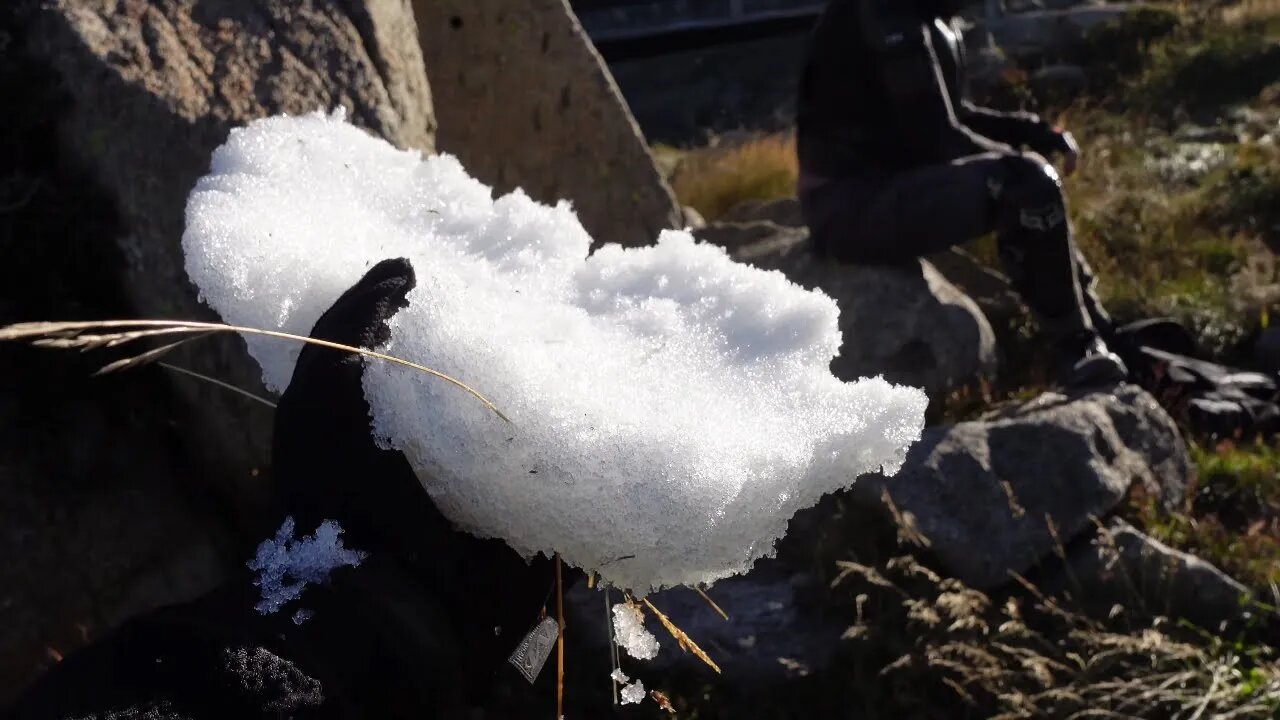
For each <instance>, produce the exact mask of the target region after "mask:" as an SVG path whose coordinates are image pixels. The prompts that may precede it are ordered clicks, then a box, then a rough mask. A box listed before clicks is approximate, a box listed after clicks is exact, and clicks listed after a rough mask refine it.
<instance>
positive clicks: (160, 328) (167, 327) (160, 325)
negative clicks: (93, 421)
mask: <svg viewBox="0 0 1280 720" xmlns="http://www.w3.org/2000/svg"><path fill="white" fill-rule="evenodd" d="M112 328H115V329H121V330H124V329H126V328H134V330H133V331H132V332H129V331H123V332H118V333H113V334H108V335H84V334H83V331H85V330H99V329H112ZM138 328H153V329H152V330H138ZM226 332H236V333H243V334H245V335H257V336H260V337H269V338H276V339H278V340H292V341H295V342H302V343H307V344H309V345H317V346H319V347H327V348H330V349H333V350H341V351H343V352H349V353H355V354H357V355H363V356H364V357H368V358H374V359H377V360H382V361H384V362H389V363H393V364H396V365H402V366H404V367H407V368H411V369H413V370H417V371H418V372H422V373H426V374H427V375H431V376H433V377H436V378H439V379H441V380H444V381H446V382H448V383H451V384H453V385H456V386H457V387H459V388H461V389H463V390H465V391H466V392H467V393H469V394H470V395H472V396H473V397H475V398H476V399H477V400H479V401H480V402H481V403H483V404H484V406H485V407H486V408H488V409H489V410H491V411H492V412H493V413H494V414H495V415H497V416H498V417H500V418H502V419H503V421H505V422H510V419H509V418H508V417H507V416H506V415H504V414H503V413H502V411H500V410H498V407H497V406H496V405H494V404H493V403H492V402H490V401H489V399H488V398H486V397H485V396H483V395H481V394H480V392H479V391H477V390H475V389H474V388H472V387H471V386H470V385H467V384H466V383H464V382H462V381H461V380H458V379H456V378H454V377H451V376H449V375H446V374H444V373H442V372H440V371H439V370H433V369H431V368H429V367H427V366H425V365H420V364H418V363H415V362H412V361H409V360H405V359H403V358H398V357H395V356H394V355H387V354H385V353H380V352H377V351H376V350H366V349H364V348H360V347H354V346H351V345H343V344H342V343H335V342H330V341H328V340H320V339H318V338H312V337H306V336H304V335H294V334H292V333H286V332H280V331H277V330H262V329H260V328H253V327H245V326H241V325H227V324H224V323H209V322H198V321H177V320H94V321H83V322H26V323H17V324H14V325H9V326H6V327H3V328H0V342H3V341H20V340H26V341H30V342H32V343H33V344H36V345H42V346H45V347H59V348H73V347H79V348H83V349H95V348H99V347H107V346H114V345H119V344H123V343H126V342H132V341H133V340H136V339H139V338H142V337H150V336H154V335H163V334H181V333H226ZM175 345H176V344H175ZM168 349H172V348H168ZM166 351H167V350H166ZM149 354H150V353H146V354H144V355H149ZM149 359H151V360H154V357H151V358H149ZM121 362H123V363H127V361H121ZM112 366H116V369H119V368H120V367H122V365H120V364H118V363H112V365H109V366H107V367H112ZM104 369H105V368H104Z"/></svg>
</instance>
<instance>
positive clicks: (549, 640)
mask: <svg viewBox="0 0 1280 720" xmlns="http://www.w3.org/2000/svg"><path fill="white" fill-rule="evenodd" d="M558 637H560V624H559V623H557V622H556V620H555V618H552V617H544V618H542V621H541V622H539V623H538V624H537V625H536V626H535V627H534V628H533V629H532V630H530V631H529V634H528V635H525V636H524V639H523V640H521V641H520V644H519V645H517V646H516V651H515V652H513V653H511V658H510V660H509V661H510V663H511V664H512V665H515V666H516V670H519V671H520V674H521V675H523V676H524V679H525V680H528V681H529V684H530V685H532V684H533V681H534V680H536V679H537V678H538V674H539V673H541V672H542V666H543V665H546V664H547V658H548V657H550V655H551V649H552V648H554V647H555V645H556V639H557V638H558Z"/></svg>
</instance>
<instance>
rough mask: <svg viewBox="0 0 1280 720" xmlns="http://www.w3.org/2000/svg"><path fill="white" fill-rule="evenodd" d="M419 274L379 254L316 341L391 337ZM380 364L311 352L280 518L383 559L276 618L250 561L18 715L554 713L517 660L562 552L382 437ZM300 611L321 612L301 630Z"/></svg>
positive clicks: (278, 456)
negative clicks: (507, 522) (473, 532)
mask: <svg viewBox="0 0 1280 720" xmlns="http://www.w3.org/2000/svg"><path fill="white" fill-rule="evenodd" d="M414 282H415V279H414V272H413V269H412V267H410V265H409V263H408V262H407V261H405V260H387V261H384V262H382V263H379V264H378V265H376V266H374V267H373V268H371V269H370V270H369V271H368V273H367V274H366V275H365V277H364V278H363V279H362V280H361V281H360V282H359V283H357V284H356V285H355V286H354V287H352V288H351V289H350V290H348V291H347V292H346V293H345V294H344V295H343V296H342V297H341V298H340V299H339V300H338V301H337V302H335V303H334V305H333V306H332V307H331V308H330V309H329V311H328V312H326V313H325V314H324V315H323V316H322V317H321V318H320V320H319V321H318V322H317V323H316V326H315V328H314V329H313V331H312V335H313V337H316V338H321V339H326V340H330V341H333V342H338V343H343V344H351V345H359V346H363V347H376V346H378V345H380V344H382V343H384V342H385V341H386V339H387V337H388V328H387V324H386V323H387V320H388V319H389V318H390V317H391V316H393V315H394V314H395V312H396V311H397V310H399V309H400V308H401V307H403V306H404V303H405V296H406V294H407V293H408V292H409V291H410V290H411V289H412V288H413V286H414ZM364 362H365V361H364V360H363V359H361V358H359V357H357V356H354V355H351V354H348V353H345V352H341V351H337V350H332V349H328V348H322V347H316V346H311V345H308V346H306V347H305V348H304V349H303V350H302V352H301V355H300V357H299V359H298V363H297V366H296V369H295V371H294V375H293V378H292V381H291V383H290V385H289V388H288V390H287V391H286V392H285V393H284V395H283V397H281V399H280V403H279V408H278V409H277V415H276V432H275V438H274V452H275V457H274V470H275V475H276V477H277V479H278V480H279V482H280V483H281V485H282V487H283V491H282V494H281V497H280V498H279V504H280V508H279V520H280V521H283V519H284V517H286V516H292V517H293V518H294V519H295V522H296V526H297V535H299V536H301V535H304V534H310V533H312V532H314V530H315V528H316V526H318V525H319V524H320V522H322V521H323V520H329V519H331V520H336V521H338V522H339V523H340V524H341V525H342V526H343V528H344V530H345V534H344V536H343V540H344V543H345V545H346V546H347V547H349V548H354V549H358V550H363V551H366V552H367V553H368V558H367V559H366V560H365V561H364V562H363V563H362V564H361V565H360V566H359V567H356V568H342V569H339V570H337V571H335V572H334V573H333V577H332V581H331V583H329V584H328V585H327V586H322V587H312V588H309V589H308V590H307V591H306V592H305V593H304V594H303V596H302V598H301V599H300V600H298V601H295V602H294V603H292V604H290V605H287V606H286V607H285V609H284V610H282V611H281V612H280V613H277V614H275V615H271V616H267V617H263V616H261V615H259V614H258V613H257V612H256V610H255V609H254V604H255V603H256V602H257V599H258V597H257V592H258V590H257V588H255V587H254V585H253V578H252V576H251V574H250V573H249V571H248V570H247V569H244V570H242V571H241V572H240V573H237V574H236V575H235V576H234V577H232V578H231V579H229V580H228V581H227V582H226V584H225V585H224V586H223V587H222V588H220V589H219V590H217V591H216V592H214V593H211V594H210V595H208V596H206V597H204V598H201V599H199V600H197V601H195V602H192V603H188V604H185V605H179V606H174V607H170V608H165V609H162V610H160V611H157V612H154V613H152V614H150V615H147V616H145V617H142V618H140V619H137V620H134V621H132V622H130V623H128V624H126V625H124V626H122V627H121V628H119V629H118V630H117V631H115V632H114V633H112V634H111V635H110V636H108V637H107V638H105V639H104V640H103V641H101V642H99V643H97V644H95V645H93V646H91V647H89V648H87V649H86V650H84V651H82V652H80V653H77V654H75V655H73V656H71V657H69V658H68V659H67V660H65V661H64V662H62V663H60V664H59V665H57V666H55V668H54V669H53V670H51V671H50V672H49V673H48V674H47V675H46V676H45V677H43V678H42V679H41V680H40V681H38V682H37V684H36V685H35V686H33V687H32V688H31V689H30V690H29V691H28V692H26V693H25V694H24V695H23V696H22V697H20V698H19V699H18V701H17V702H16V704H15V705H14V706H13V707H12V708H10V709H9V710H7V711H6V713H5V714H0V717H3V718H6V720H7V719H9V718H12V720H19V719H21V720H28V719H30V720H35V719H38V718H64V717H78V718H157V719H161V718H174V719H175V720H176V719H179V718H181V719H187V718H189V719H191V720H203V719H205V718H209V719H212V718H232V717H234V718H257V717H262V718H267V717H271V718H277V717H294V718H400V717H403V718H419V719H420V718H433V717H441V718H455V717H463V716H465V715H466V713H467V710H466V708H469V707H478V706H484V705H485V704H486V703H487V701H488V700H489V699H490V698H491V697H492V696H495V695H502V696H503V697H505V698H512V697H520V698H526V699H528V701H529V702H528V705H529V707H530V708H531V712H534V710H532V708H539V709H542V708H546V707H551V706H549V705H546V704H545V703H543V704H538V701H539V700H546V699H547V697H548V695H547V691H548V690H549V689H550V688H551V687H553V680H554V678H553V677H552V676H554V673H547V672H544V673H543V674H542V677H541V678H540V679H539V685H538V688H537V689H531V688H529V686H528V684H527V683H526V682H525V680H524V679H523V678H521V677H520V676H519V674H518V673H517V672H516V670H515V669H514V668H513V667H511V666H509V665H507V663H506V658H507V657H508V656H509V654H510V653H511V652H512V651H513V650H514V649H515V646H516V645H517V643H518V642H519V641H520V639H521V637H522V636H523V635H524V633H525V632H526V631H527V630H528V629H529V628H531V627H532V626H533V625H534V624H535V623H536V622H537V620H538V618H539V614H540V611H541V610H542V608H543V607H544V605H545V603H546V601H547V599H548V598H549V597H550V595H551V590H552V587H553V582H554V575H553V572H552V566H551V562H550V561H549V560H547V559H546V558H539V559H538V560H537V561H535V562H533V563H526V562H525V561H524V560H523V559H522V558H520V557H519V556H518V555H517V554H516V553H515V552H514V551H513V550H511V549H510V548H509V547H508V546H507V545H506V544H505V543H502V542H500V541H497V540H480V539H477V538H475V537H472V536H470V535H467V534H464V533H461V532H458V531H456V530H454V529H453V527H452V526H451V525H450V523H449V522H448V521H447V520H446V519H445V518H444V517H443V516H442V515H441V514H440V512H439V511H438V510H437V509H436V508H435V506H434V504H433V503H432V502H431V500H430V498H429V497H428V496H427V494H426V492H425V491H424V490H423V488H422V486H421V485H420V484H419V482H418V480H417V478H416V477H415V476H414V473H413V471H412V469H411V468H410V467H409V465H408V463H407V462H406V461H405V459H404V457H403V456H402V455H401V454H400V453H398V452H392V451H387V450H381V449H379V448H378V447H377V446H376V445H375V443H374V441H373V439H372V437H371V435H370V429H369V428H370V426H369V423H370V420H369V407H368V405H367V403H366V402H365V400H364V392H363V389H362V385H361V378H362V373H363V368H364ZM371 362H380V361H376V360H374V361H371ZM405 372H412V371H411V370H408V369H405ZM460 392H461V391H460ZM246 560H248V558H246ZM576 577H578V575H577V574H576V573H567V580H568V581H569V582H572V581H573V580H574V579H575V578H576ZM296 608H306V609H307V610H310V611H311V612H312V613H313V616H312V617H311V618H310V619H309V620H306V621H305V622H302V623H301V624H296V623H295V622H294V619H293V613H294V612H295V609H296ZM547 712H550V710H547Z"/></svg>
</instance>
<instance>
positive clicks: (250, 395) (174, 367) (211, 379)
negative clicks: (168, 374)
mask: <svg viewBox="0 0 1280 720" xmlns="http://www.w3.org/2000/svg"><path fill="white" fill-rule="evenodd" d="M156 364H157V365H159V366H160V367H162V368H164V369H166V370H172V371H173V372H176V373H179V374H181V375H186V376H187V377H193V378H195V379H197V380H203V381H205V382H207V383H212V384H214V385H217V386H218V387H221V388H225V389H227V390H230V391H231V392H233V393H236V394H238V395H243V396H244V397H247V398H249V399H250V400H253V401H254V402H259V403H262V404H263V405H266V406H267V407H269V408H272V409H275V408H276V404H275V403H273V402H271V401H270V400H268V399H266V398H264V397H262V396H261V395H255V394H254V393H251V392H249V391H248V390H245V389H244V388H239V387H236V386H235V385H232V384H231V383H229V382H223V381H222V380H219V379H218V378H215V377H210V376H208V375H205V374H204V373H198V372H196V371H195V370H188V369H187V368H184V367H178V366H177V365H170V364H169V363H167V362H159V363H156Z"/></svg>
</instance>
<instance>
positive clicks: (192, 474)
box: [0, 0, 434, 703]
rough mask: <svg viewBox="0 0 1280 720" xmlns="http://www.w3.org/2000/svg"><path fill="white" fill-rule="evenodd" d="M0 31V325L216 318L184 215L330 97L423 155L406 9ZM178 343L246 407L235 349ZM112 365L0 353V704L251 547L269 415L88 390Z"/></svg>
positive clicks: (189, 395) (138, 374)
mask: <svg viewBox="0 0 1280 720" xmlns="http://www.w3.org/2000/svg"><path fill="white" fill-rule="evenodd" d="M0 27H3V28H4V30H5V32H4V33H0V40H2V41H3V47H0V85H3V86H4V87H5V88H6V90H10V91H12V93H13V95H14V97H18V98H21V102H19V103H18V107H14V108H9V109H6V113H5V119H4V121H3V123H0V128H3V129H4V131H5V132H4V133H3V135H4V137H3V141H2V142H0V147H3V153H2V154H0V156H2V157H3V158H4V160H5V161H6V163H12V165H8V164H7V165H6V167H7V168H12V172H13V173H14V174H13V178H14V180H15V181H21V182H22V183H23V184H25V185H26V186H28V187H30V189H31V192H30V193H29V194H26V195H25V196H24V197H23V199H22V201H21V202H19V203H12V204H11V200H12V198H10V197H9V196H8V195H6V197H5V198H3V202H0V204H4V205H5V206H6V210H5V213H4V217H3V218H0V254H2V255H3V256H4V258H5V262H4V263H3V270H2V271H0V287H2V288H3V290H0V294H2V295H4V296H5V297H4V299H3V300H2V301H0V323H8V322H13V321H17V320H58V319H70V318H85V319H99V318H110V317H168V318H193V319H216V318H214V317H213V315H212V313H210V312H209V311H208V310H206V309H205V308H204V307H203V306H202V305H201V303H200V302H199V301H198V299H197V296H196V293H195V291H194V289H193V288H192V287H191V286H190V285H189V284H188V282H187V279H186V276H185V272H184V271H183V259H182V253H181V249H180V240H181V236H182V231H183V225H184V222H183V213H184V206H185V204H186V196H187V193H188V191H189V190H190V189H191V187H192V186H193V185H194V184H195V182H196V179H197V178H198V177H200V176H201V175H203V174H204V173H205V172H206V171H207V168H208V166H209V159H210V153H211V152H212V150H213V149H214V148H215V147H216V146H217V145H219V144H221V143H222V142H223V141H224V140H225V139H226V135H227V133H228V131H229V130H230V129H231V128H233V127H235V126H238V125H241V124H243V123H245V122H248V121H250V120H252V119H254V118H257V117H261V116H265V115H269V114H274V113H279V112H290V113H302V112H311V111H313V110H316V109H318V108H321V107H324V108H332V107H336V106H339V105H341V106H344V107H346V108H347V109H348V111H349V112H350V114H351V116H352V118H353V119H354V120H355V121H356V122H357V123H359V124H361V125H363V126H364V127H366V128H368V129H370V130H372V131H374V132H376V133H378V134H380V135H383V136H384V137H387V138H389V139H390V140H392V141H393V142H395V143H397V144H399V145H401V146H404V147H417V148H421V149H424V150H431V149H432V148H433V147H434V142H433V137H432V133H433V131H434V120H433V119H432V114H431V102H430V95H429V91H428V86H427V81H426V74H425V70H424V68H423V64H422V59H421V55H420V51H419V48H418V43H417V37H416V30H415V29H414V26H413V19H412V17H411V15H410V14H409V11H408V6H407V2H402V1H401V0H368V1H367V2H364V1H361V0H333V1H329V0H326V1H324V2H319V1H312V0H149V1H146V2H143V1H140V0H49V1H48V2H38V3H37V2H30V3H27V2H21V3H5V4H4V7H0ZM9 172H10V169H6V174H8V173H9ZM6 182H7V181H6ZM7 188H8V186H7V185H6V192H7ZM189 347H190V350H189V351H188V352H186V353H183V354H180V355H175V356H173V357H172V358H170V359H171V361H172V362H173V363H175V364H179V365H182V366H185V367H189V368H193V369H195V370H198V371H201V372H204V373H206V374H209V375H212V376H214V377H217V378H219V379H221V380H225V381H228V382H232V383H234V384H236V385H239V386H241V387H245V388H249V389H256V390H258V391H259V392H261V389H260V385H259V382H258V377H259V373H258V370H257V366H256V364H254V363H253V362H252V361H251V360H250V359H249V358H248V356H247V355H246V354H245V353H244V352H243V349H242V345H241V344H240V343H239V342H238V341H233V340H231V339H230V338H224V339H222V340H217V339H208V340H203V341H201V342H199V343H195V344H193V345H192V346H189ZM108 359H110V358H108V357H106V356H104V355H101V354H98V353H93V354H88V355H84V356H81V355H78V354H75V353H60V352H51V351H33V350H30V349H26V348H11V347H5V348H0V370H4V372H0V376H3V378H4V379H3V380H0V383H7V384H0V527H3V528H4V530H3V531H0V554H3V555H4V557H5V558H6V560H5V562H4V564H3V565H4V567H3V569H2V570H0V627H4V628H7V629H8V630H9V631H6V632H0V658H2V660H0V703H3V701H4V700H5V699H6V698H7V697H8V696H9V695H10V694H11V693H12V692H14V691H15V690H17V689H18V687H19V686H20V685H21V684H22V683H23V682H25V681H26V680H28V679H29V678H30V677H31V676H32V674H33V673H35V672H37V671H38V670H39V669H40V667H41V666H42V665H45V664H50V663H53V662H56V661H57V659H58V658H59V657H61V656H62V655H66V654H69V653H70V652H71V651H73V650H74V649H76V648H77V647H79V646H80V645H83V644H84V643H86V642H89V641H91V640H94V639H96V638H98V637H100V636H101V635H103V634H105V632H106V631H107V630H108V629H110V628H112V627H113V626H115V625H117V624H118V623H120V622H121V621H123V620H125V619H127V618H129V617H132V616H135V615H137V614H138V613H141V612H144V611H146V610H149V609H151V608H154V607H157V606H159V605H164V604H168V603H172V602H176V601H181V600H186V599H190V598H191V597H194V596H196V595H199V594H200V593H202V592H204V591H206V590H208V589H209V588H210V587H212V586H213V585H214V584H215V583H216V582H217V581H218V580H219V579H220V578H221V577H222V573H223V572H224V570H225V569H226V567H227V566H228V564H238V563H240V562H242V561H243V558H242V556H241V554H240V553H241V549H242V548H240V547H239V544H240V543H242V542H245V541H246V540H250V541H251V540H253V539H256V536H254V534H253V530H252V529H248V528H249V527H250V526H251V525H252V516H253V515H254V513H255V512H256V510H257V509H258V507H259V504H260V503H261V502H262V501H263V500H264V498H265V497H266V493H265V490H266V488H267V487H268V485H267V482H268V478H266V477H265V476H255V473H254V469H255V468H258V467H262V466H263V465H264V463H265V461H266V459H267V452H268V448H269V446H270V441H271V417H272V416H271V413H270V411H269V410H267V409H266V408H262V407H260V406H257V405H255V404H253V403H251V402H246V401H245V400H244V399H242V398H239V397H237V396H235V395H232V394H229V393H227V392H225V391H223V390H221V389H218V388H213V387H211V386H210V385H207V384H204V383H201V382H197V381H194V380H191V379H190V378H186V377H182V376H179V375H176V374H170V373H168V372H167V371H164V370H161V369H159V368H150V369H145V370H140V371H134V372H130V373H126V374H124V375H121V376H118V377H115V376H113V377H109V378H90V377H89V375H90V373H91V372H92V371H93V370H95V369H96V368H97V367H99V366H101V364H103V363H104V362H106V361H107V360H108Z"/></svg>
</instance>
